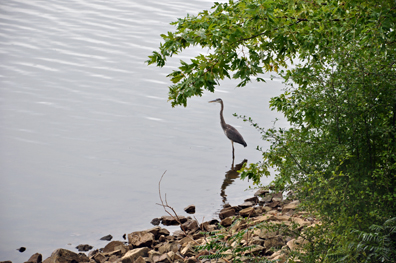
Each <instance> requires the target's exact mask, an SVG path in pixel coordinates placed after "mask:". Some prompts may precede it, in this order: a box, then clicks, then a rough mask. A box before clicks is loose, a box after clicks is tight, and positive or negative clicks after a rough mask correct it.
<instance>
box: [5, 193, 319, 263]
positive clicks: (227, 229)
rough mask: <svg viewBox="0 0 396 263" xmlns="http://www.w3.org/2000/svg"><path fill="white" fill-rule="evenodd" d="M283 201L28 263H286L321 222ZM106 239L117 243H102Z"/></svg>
mask: <svg viewBox="0 0 396 263" xmlns="http://www.w3.org/2000/svg"><path fill="white" fill-rule="evenodd" d="M283 199H284V198H283V194H282V193H270V191H269V190H259V191H257V192H256V193H255V194H254V196H253V197H251V198H248V199H246V200H244V202H243V203H242V204H241V205H238V206H230V205H225V207H224V208H223V209H222V210H221V211H220V212H219V215H218V216H219V219H218V220H217V219H213V220H211V221H206V222H202V223H199V222H198V221H197V220H196V219H194V218H192V217H185V216H179V215H177V214H175V215H169V216H162V217H161V218H155V219H153V221H152V224H154V225H157V226H155V227H153V228H151V229H147V230H143V231H136V232H132V233H130V234H128V235H127V237H126V236H124V239H127V241H124V242H123V241H110V242H109V243H108V244H107V245H106V246H105V247H104V248H101V249H95V250H91V249H92V246H89V245H88V244H81V245H79V246H77V247H76V248H77V249H78V250H79V251H89V250H91V251H90V252H89V253H88V255H87V254H85V253H82V252H80V253H75V252H73V251H70V250H67V249H57V250H55V251H54V252H53V253H52V255H51V256H50V257H48V258H47V259H45V260H44V261H43V260H42V255H41V254H39V253H36V254H34V255H32V256H31V257H30V258H29V260H28V261H26V263H42V262H43V263H66V262H72V263H82V262H89V263H135V262H136V263H167V262H180V263H193V262H232V261H233V260H235V259H236V258H238V260H240V261H242V262H253V261H254V260H255V259H260V258H263V257H266V258H267V259H269V260H279V262H284V261H285V258H286V256H287V255H288V254H290V252H291V251H298V250H299V248H300V246H301V245H302V244H303V243H305V242H307V241H306V240H304V239H303V238H302V237H301V236H299V234H298V233H301V232H302V231H304V228H305V227H310V226H313V225H315V224H316V223H318V222H316V220H315V219H314V218H313V217H309V216H308V215H307V214H306V213H305V212H302V211H298V205H299V201H298V200H293V199H292V198H290V197H288V198H286V200H283ZM185 211H186V212H187V213H195V207H194V206H188V207H186V208H185ZM179 222H180V223H181V225H180V224H179ZM160 223H161V224H162V225H164V226H169V225H180V230H177V231H175V232H173V233H172V234H171V233H170V232H169V231H168V230H167V229H166V228H162V227H160V226H158V225H159V224H160ZM287 229H289V230H290V229H293V231H294V232H293V231H289V230H287ZM106 238H107V240H111V238H112V237H111V236H110V235H109V236H106V237H103V239H106ZM216 247H217V248H216ZM237 248H238V249H237ZM235 251H242V252H240V253H235ZM214 259H215V260H214ZM0 263H11V261H2V262H0Z"/></svg>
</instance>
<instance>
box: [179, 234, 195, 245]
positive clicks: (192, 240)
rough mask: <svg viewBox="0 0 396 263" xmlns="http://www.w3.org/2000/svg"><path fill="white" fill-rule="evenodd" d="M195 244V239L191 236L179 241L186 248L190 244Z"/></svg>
mask: <svg viewBox="0 0 396 263" xmlns="http://www.w3.org/2000/svg"><path fill="white" fill-rule="evenodd" d="M191 242H194V239H193V238H192V237H191V236H186V237H184V238H182V239H181V240H180V241H179V244H180V245H181V246H182V248H184V247H185V246H187V244H188V243H191Z"/></svg>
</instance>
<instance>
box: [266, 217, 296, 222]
mask: <svg viewBox="0 0 396 263" xmlns="http://www.w3.org/2000/svg"><path fill="white" fill-rule="evenodd" d="M290 218H291V217H290V216H272V217H271V218H270V220H274V221H282V222H283V221H289V220H290Z"/></svg>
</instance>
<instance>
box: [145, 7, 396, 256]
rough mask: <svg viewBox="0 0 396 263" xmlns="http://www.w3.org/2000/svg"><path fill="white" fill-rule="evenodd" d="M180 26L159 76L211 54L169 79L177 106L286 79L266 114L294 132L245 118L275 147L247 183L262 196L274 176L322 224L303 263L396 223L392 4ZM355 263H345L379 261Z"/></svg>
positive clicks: (228, 15) (254, 14) (231, 13)
mask: <svg viewBox="0 0 396 263" xmlns="http://www.w3.org/2000/svg"><path fill="white" fill-rule="evenodd" d="M172 24H173V25H174V26H175V30H174V32H168V33H167V34H166V35H162V38H163V39H164V42H163V43H162V44H161V45H160V47H159V50H158V51H154V52H153V54H152V55H151V56H150V57H149V60H148V61H147V63H148V64H156V65H157V66H159V67H162V66H164V65H165V64H166V62H167V58H168V57H171V56H173V55H177V54H179V53H180V52H182V51H183V50H184V49H186V48H189V47H192V46H200V47H202V48H206V49H208V50H209V53H207V54H206V55H202V54H201V55H198V56H196V57H195V58H192V59H191V60H190V61H189V62H186V61H180V67H179V68H178V70H174V71H173V72H172V73H170V74H169V75H168V76H169V77H170V79H171V81H172V82H173V85H171V86H170V87H169V100H170V101H171V103H172V106H176V105H184V106H186V105H187V99H188V98H190V97H192V96H201V95H202V93H203V92H204V90H208V91H211V92H213V91H214V89H215V87H216V85H219V84H220V81H221V80H223V79H225V78H234V79H238V80H239V81H240V82H239V85H238V86H246V85H247V84H248V83H249V82H250V81H252V80H256V81H264V80H263V78H262V74H263V73H266V72H277V73H278V74H279V75H280V76H281V77H282V78H283V79H284V81H285V84H286V85H287V89H286V91H285V92H284V94H282V95H280V96H278V97H274V98H272V99H271V101H270V105H271V107H272V109H274V110H278V111H281V112H282V113H283V114H284V116H285V117H286V118H287V120H288V121H289V122H290V125H291V126H290V128H289V129H278V128H275V127H274V128H269V129H265V128H260V126H259V125H258V124H257V123H255V122H254V121H253V120H251V119H250V118H248V117H242V116H241V118H243V119H244V120H245V121H248V122H250V123H251V125H253V126H254V127H255V128H257V129H258V130H259V132H260V133H261V134H262V136H263V140H267V141H269V142H270V143H271V146H270V148H268V149H264V150H262V155H263V159H262V161H261V162H259V163H256V164H250V165H249V166H248V167H245V169H244V171H243V174H242V177H245V178H246V177H248V178H250V179H252V180H253V181H254V183H256V184H258V183H259V182H260V178H261V177H262V176H268V175H269V174H270V172H269V171H270V170H271V169H275V171H276V176H275V179H274V181H273V184H274V187H276V188H277V189H278V190H293V191H294V192H295V193H296V195H297V197H298V198H299V199H300V200H301V201H302V205H303V206H304V208H305V209H307V210H308V211H311V212H315V213H316V214H317V216H318V217H319V218H320V220H322V222H323V227H317V228H315V229H317V230H312V231H313V233H311V234H312V236H315V233H316V236H317V235H318V233H320V235H321V238H320V239H316V240H317V241H316V243H313V244H312V246H311V247H310V252H311V253H308V254H307V255H306V261H304V262H310V261H312V262H313V261H317V260H321V261H328V262H334V261H333V260H334V257H331V256H330V255H333V256H334V255H338V254H340V253H341V252H342V251H344V252H345V251H348V247H349V246H348V244H351V242H354V241H356V236H354V235H352V234H350V233H353V231H354V230H356V231H366V232H367V231H369V227H370V225H383V223H384V222H385V221H386V220H389V219H390V218H393V217H395V216H396V33H395V30H396V2H395V1H394V0H392V1H357V0H355V1H353V0H351V1H332V0H330V1H322V0H313V1H308V0H307V1H303V0H298V1H297V0H296V1H292V0H278V1H271V0H240V1H229V2H227V3H215V4H214V6H213V7H212V9H211V10H210V11H206V10H204V11H202V12H201V13H199V14H198V15H197V16H187V17H185V18H182V19H178V21H176V22H174V23H172ZM315 231H318V232H315ZM391 238H395V237H394V235H393V236H392V237H391ZM353 240H354V241H353ZM392 242H394V240H393V241H392ZM379 249H380V248H379ZM356 251H358V250H355V252H353V253H356V254H354V255H351V256H349V257H341V258H340V259H339V260H340V261H342V260H344V261H351V262H353V261H354V260H355V262H362V260H363V259H364V260H367V259H369V258H375V257H371V256H370V255H368V254H367V253H368V252H367V251H366V250H364V253H360V252H359V253H360V254H359V253H358V252H356ZM360 251H363V250H360ZM377 251H380V250H377ZM346 253H349V252H346ZM350 253H352V252H350ZM341 254H342V253H341ZM330 258H331V259H330ZM364 260H363V261H364Z"/></svg>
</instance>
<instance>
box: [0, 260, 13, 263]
mask: <svg viewBox="0 0 396 263" xmlns="http://www.w3.org/2000/svg"><path fill="white" fill-rule="evenodd" d="M0 263H12V261H9V260H6V261H0Z"/></svg>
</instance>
